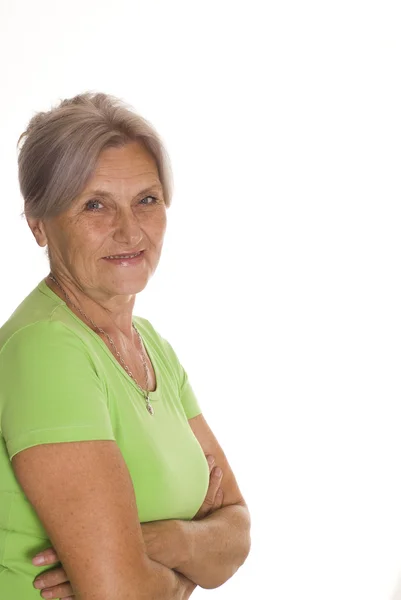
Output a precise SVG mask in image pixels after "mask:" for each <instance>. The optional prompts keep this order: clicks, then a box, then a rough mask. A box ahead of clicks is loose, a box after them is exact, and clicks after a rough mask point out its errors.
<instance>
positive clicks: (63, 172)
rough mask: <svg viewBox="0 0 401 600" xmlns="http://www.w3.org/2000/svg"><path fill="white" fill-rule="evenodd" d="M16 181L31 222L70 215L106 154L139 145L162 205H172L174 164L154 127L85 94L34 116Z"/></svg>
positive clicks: (105, 98)
mask: <svg viewBox="0 0 401 600" xmlns="http://www.w3.org/2000/svg"><path fill="white" fill-rule="evenodd" d="M21 140H23V144H22V145H21V148H20V152H19V156H18V178H19V184H20V188H21V193H22V196H23V198H24V208H25V210H24V211H23V212H22V213H21V216H22V215H23V214H25V216H27V217H28V218H39V219H43V220H45V219H47V218H51V217H54V216H57V215H59V214H60V213H62V212H64V211H65V210H67V209H68V208H69V206H70V204H71V202H72V201H73V200H74V198H76V196H78V195H79V194H80V193H81V192H82V190H83V189H84V188H85V186H86V184H87V182H88V180H89V179H90V177H91V175H92V174H93V172H94V170H95V167H96V163H97V160H98V158H99V155H100V153H101V152H102V150H105V149H106V148H111V147H113V148H117V147H120V146H123V145H124V144H127V143H129V142H131V141H140V142H141V143H142V144H143V145H144V146H145V147H146V149H147V150H148V151H149V152H150V153H151V154H152V156H153V157H154V159H155V161H156V164H157V168H158V172H159V178H160V182H161V184H162V187H163V195H164V202H165V204H166V206H167V207H169V206H170V204H171V197H172V188H173V177H172V170H171V164H170V159H169V156H168V154H167V151H166V149H165V147H164V145H163V143H162V141H161V138H160V136H159V135H158V133H157V132H156V130H155V129H154V128H153V126H152V125H151V124H150V123H149V122H148V121H147V120H146V119H144V118H143V117H141V116H139V115H138V114H137V113H136V112H135V111H134V110H133V109H132V107H130V106H129V105H128V104H126V103H124V102H123V101H122V100H120V99H118V98H116V97H115V96H111V95H109V94H102V93H96V92H86V93H84V94H79V95H77V96H75V97H74V98H70V99H66V100H63V101H61V102H60V104H59V105H58V106H55V107H53V108H51V110H49V111H47V112H39V113H37V114H35V115H34V116H33V117H32V118H31V120H30V121H29V123H28V127H27V129H26V131H24V133H23V134H22V135H21V136H20V137H19V139H18V144H17V146H18V145H19V144H20V142H21Z"/></svg>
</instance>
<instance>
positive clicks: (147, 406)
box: [146, 399, 155, 416]
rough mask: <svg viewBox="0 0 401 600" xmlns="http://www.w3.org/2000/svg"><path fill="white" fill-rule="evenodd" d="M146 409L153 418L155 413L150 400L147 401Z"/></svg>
mask: <svg viewBox="0 0 401 600" xmlns="http://www.w3.org/2000/svg"><path fill="white" fill-rule="evenodd" d="M146 408H147V410H148V413H149V414H150V415H152V416H153V415H154V414H155V411H154V410H153V406H152V405H151V404H150V402H149V400H148V399H147V401H146Z"/></svg>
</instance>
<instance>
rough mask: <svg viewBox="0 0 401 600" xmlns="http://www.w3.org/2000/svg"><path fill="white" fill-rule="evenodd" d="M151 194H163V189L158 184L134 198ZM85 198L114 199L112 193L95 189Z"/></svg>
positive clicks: (88, 192) (89, 191) (87, 193)
mask: <svg viewBox="0 0 401 600" xmlns="http://www.w3.org/2000/svg"><path fill="white" fill-rule="evenodd" d="M150 192H161V193H163V188H162V186H161V185H160V184H157V183H156V184H153V185H151V186H149V187H147V188H145V189H143V190H141V191H140V192H138V193H137V194H135V195H134V196H133V198H136V197H137V196H142V194H148V193H150ZM85 196H100V197H103V198H112V197H113V194H110V192H107V191H106V190H101V189H94V190H88V191H87V192H85Z"/></svg>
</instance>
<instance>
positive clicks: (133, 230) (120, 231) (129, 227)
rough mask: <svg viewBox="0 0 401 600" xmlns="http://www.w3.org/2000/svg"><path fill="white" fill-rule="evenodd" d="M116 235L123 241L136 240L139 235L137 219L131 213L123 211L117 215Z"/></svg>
mask: <svg viewBox="0 0 401 600" xmlns="http://www.w3.org/2000/svg"><path fill="white" fill-rule="evenodd" d="M116 235H117V237H118V238H119V239H121V240H124V241H131V240H137V239H138V238H139V237H140V236H141V226H140V222H139V219H138V218H137V217H136V216H135V215H134V214H133V213H132V212H130V214H127V213H124V214H122V215H120V216H119V217H118V221H117V225H116Z"/></svg>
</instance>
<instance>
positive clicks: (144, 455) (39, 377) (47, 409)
mask: <svg viewBox="0 0 401 600" xmlns="http://www.w3.org/2000/svg"><path fill="white" fill-rule="evenodd" d="M133 321H134V323H135V326H136V327H137V329H138V331H139V333H140V334H141V336H142V339H143V342H144V345H145V347H146V350H147V353H148V355H149V358H150V360H151V362H152V365H153V368H154V371H155V376H156V385H157V387H156V391H154V392H150V394H149V400H150V402H151V404H152V406H153V408H154V411H155V414H154V415H153V416H151V415H150V414H149V413H148V411H147V410H146V403H145V398H144V395H143V393H142V392H141V391H140V389H139V388H138V386H137V384H136V383H135V382H134V381H133V379H132V378H131V377H130V376H129V375H128V374H127V373H126V372H125V370H124V368H123V367H122V366H121V364H120V363H119V362H118V360H117V359H116V358H115V357H114V355H113V354H112V352H111V351H110V350H109V348H108V347H107V346H106V344H105V343H104V342H103V340H102V339H101V338H100V337H99V336H98V335H97V334H96V333H95V332H93V331H92V330H91V329H90V328H89V327H88V326H87V325H86V324H85V323H84V322H83V321H82V320H80V319H79V318H78V317H77V316H76V315H75V314H74V313H73V312H72V311H71V310H70V309H69V308H68V306H67V305H66V303H65V302H64V301H63V300H62V299H61V298H59V297H58V296H57V294H55V293H54V292H53V291H52V290H51V289H50V288H49V287H48V286H47V285H46V283H45V281H44V280H42V281H41V282H40V283H39V284H38V286H37V287H36V288H35V289H34V290H32V292H31V293H30V294H29V295H28V296H27V297H26V298H25V300H24V301H23V302H22V303H21V304H20V305H19V306H18V307H17V309H16V310H15V311H14V312H13V314H12V315H11V316H10V318H9V319H8V320H7V321H6V322H5V323H4V325H3V326H2V327H1V328H0V428H1V437H0V443H1V448H0V598H1V599H2V600H3V599H4V600H14V599H15V600H17V599H18V600H31V599H32V600H34V599H36V600H38V598H40V594H39V590H36V589H35V588H34V587H33V579H34V578H35V577H36V576H37V575H39V573H40V572H42V571H44V570H47V569H48V568H49V567H46V569H44V568H43V567H37V566H35V565H32V562H31V560H32V558H33V556H34V555H35V554H37V553H38V552H40V551H42V550H44V549H45V548H47V547H49V546H51V542H50V540H49V538H48V536H47V533H46V531H45V529H44V527H43V525H42V523H41V521H40V520H39V518H38V517H37V515H36V512H35V511H34V509H33V507H32V505H31V504H30V503H29V501H28V499H27V497H26V496H25V494H24V492H23V490H22V488H21V486H20V485H19V483H18V481H17V479H16V477H15V474H14V471H13V469H12V464H11V459H12V457H13V456H14V455H15V454H17V452H20V451H21V450H24V449H25V448H29V447H30V446H35V445H38V444H46V443H54V442H72V441H80V440H115V441H116V442H117V444H118V446H119V448H120V450H121V453H122V455H123V457H124V460H125V462H126V464H127V467H128V470H129V472H130V475H131V479H132V482H133V486H134V489H135V495H136V502H137V507H138V515H139V520H140V522H142V523H144V522H147V521H156V520H160V519H185V520H190V519H192V518H193V517H194V515H195V514H196V513H197V511H198V509H199V507H200V506H201V504H202V502H203V500H204V497H205V494H206V491H207V488H208V483H209V468H208V465H207V461H206V458H205V456H204V453H203V451H202V448H201V446H200V444H199V442H198V441H197V439H196V437H195V436H194V434H193V432H192V430H191V428H190V426H189V423H188V419H190V418H192V417H194V416H196V415H198V414H200V413H201V409H200V407H199V404H198V402H197V399H196V396H195V394H194V391H193V389H192V387H191V385H190V383H189V380H188V377H187V374H186V371H185V370H184V368H183V366H182V365H181V364H180V362H179V360H178V357H177V355H176V354H175V352H174V350H173V348H172V347H171V345H170V344H169V343H168V342H167V340H165V339H164V338H163V337H162V336H161V335H160V334H158V333H157V332H156V330H155V329H154V328H153V326H152V325H151V324H150V322H149V321H148V320H147V319H145V318H143V317H138V316H134V317H133ZM53 566H54V565H53Z"/></svg>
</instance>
